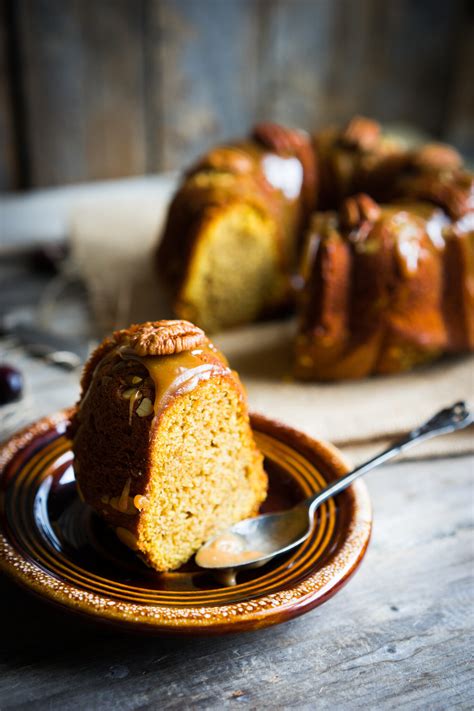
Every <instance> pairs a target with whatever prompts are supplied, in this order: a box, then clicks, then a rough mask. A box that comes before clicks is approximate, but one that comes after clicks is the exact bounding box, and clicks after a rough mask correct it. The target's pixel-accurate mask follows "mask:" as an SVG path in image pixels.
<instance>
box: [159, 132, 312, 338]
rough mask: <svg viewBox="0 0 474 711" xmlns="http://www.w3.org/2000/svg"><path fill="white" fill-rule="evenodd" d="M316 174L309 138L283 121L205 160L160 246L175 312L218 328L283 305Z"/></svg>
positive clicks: (187, 184) (185, 187)
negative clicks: (284, 124) (291, 128)
mask: <svg viewBox="0 0 474 711" xmlns="http://www.w3.org/2000/svg"><path fill="white" fill-rule="evenodd" d="M315 178H316V174H315V166H314V151H313V148H312V145H311V140H310V137H309V136H308V135H306V134H305V133H303V132H300V131H296V130H290V129H286V128H283V127H281V126H278V125H276V124H261V125H259V126H257V127H256V129H255V130H254V132H253V134H252V136H251V137H250V138H249V139H248V140H246V141H242V142H239V143H235V144H230V145H226V146H221V147H218V148H215V149H213V150H211V151H210V152H209V153H208V154H207V155H205V156H204V157H203V158H202V159H201V160H200V161H198V163H197V164H196V165H195V166H194V167H193V168H191V170H189V171H188V173H187V174H186V175H185V177H184V181H183V183H182V185H181V186H180V188H179V189H178V192H177V193H176V195H175V197H174V200H173V201H172V204H171V206H170V209H169V214H168V218H167V222H166V226H165V229H164V233H163V237H162V240H161V243H160V246H159V250H158V265H159V270H160V273H161V274H162V276H163V277H164V282H165V285H167V287H168V289H169V291H170V293H171V296H172V300H173V305H174V311H175V313H176V315H177V316H179V317H180V318H185V319H190V320H192V321H196V322H197V323H198V324H199V325H200V326H201V327H202V328H204V329H206V330H212V331H216V330H219V329H221V328H226V327H229V326H234V325H237V324H240V323H246V322H248V321H253V320H255V319H256V318H258V317H259V316H261V315H262V314H265V313H270V312H272V311H273V310H275V309H278V307H280V306H281V305H283V304H284V303H285V302H286V301H287V300H288V296H289V275H290V274H291V272H292V270H293V269H294V267H295V263H296V256H297V247H298V245H297V237H298V236H299V235H301V228H302V225H303V224H304V223H305V218H306V217H307V216H308V214H309V213H310V212H311V210H312V209H313V208H314V206H315V197H316V186H315Z"/></svg>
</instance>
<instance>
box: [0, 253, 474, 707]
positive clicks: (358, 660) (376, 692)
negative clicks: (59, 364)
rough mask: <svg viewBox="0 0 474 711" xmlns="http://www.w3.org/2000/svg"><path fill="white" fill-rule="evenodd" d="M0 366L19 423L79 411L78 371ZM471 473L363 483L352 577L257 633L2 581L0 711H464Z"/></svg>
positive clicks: (30, 293)
mask: <svg viewBox="0 0 474 711" xmlns="http://www.w3.org/2000/svg"><path fill="white" fill-rule="evenodd" d="M22 269H23V267H21V266H19V265H18V264H16V265H14V264H9V265H4V266H3V267H2V268H1V269H0V278H2V277H4V276H5V274H6V271H5V270H7V272H8V274H10V279H9V281H8V283H9V291H8V294H6V295H5V292H4V294H2V296H4V297H5V298H4V299H3V309H4V310H8V309H9V308H10V307H11V305H12V304H13V303H15V304H17V303H19V302H22V300H23V301H24V302H25V303H26V302H30V303H31V302H32V301H34V300H35V294H36V293H37V291H38V290H40V289H41V288H42V281H41V279H40V278H38V279H37V281H34V280H31V279H26V277H25V273H24V272H23V271H22ZM15 270H16V271H15ZM4 283H5V282H4ZM4 345H5V343H4ZM4 357H5V358H8V359H9V360H13V361H14V362H15V363H17V364H18V365H20V367H22V368H23V370H24V371H25V373H26V374H27V378H28V385H29V388H30V393H29V398H28V402H29V405H28V407H26V408H25V413H24V414H25V418H26V419H32V417H35V416H36V415H41V414H47V413H48V412H51V411H53V410H56V409H58V408H60V407H63V406H67V405H69V404H70V403H71V402H72V401H74V399H75V397H76V395H77V379H78V378H77V374H76V373H64V372H63V371H61V370H59V369H58V368H53V367H51V366H47V365H44V364H43V363H41V362H40V361H36V360H32V359H30V358H29V357H27V356H25V355H24V354H21V353H19V352H18V351H16V350H12V351H10V352H9V354H7V355H5V354H4ZM473 474H474V457H458V458H452V459H437V460H425V461H418V462H404V463H400V464H392V465H389V466H385V467H383V468H381V469H379V470H377V471H375V472H373V473H371V474H370V475H368V476H367V484H368V487H369V491H370V494H371V497H372V501H373V506H374V531H373V538H372V542H371V545H370V547H369V550H368V553H367V556H366V559H365V561H364V563H363V564H362V566H361V569H360V570H359V572H358V573H357V574H356V576H355V577H354V578H353V579H352V580H351V581H350V583H349V584H348V585H347V586H346V587H345V588H344V589H342V590H341V591H340V592H339V593H338V594H337V595H336V596H335V597H334V598H332V599H331V600H330V601H329V602H327V603H326V604H324V605H323V606H322V607H320V608H317V609H315V610H314V611H312V612H310V613H308V614H306V615H304V616H303V617H300V618H298V619H295V620H293V621H291V622H288V623H286V624H284V625H281V626H279V627H273V628H268V629H266V630H261V631H258V632H252V633H246V634H241V635H231V636H227V637H221V638H200V639H198V638H195V639H177V638H159V637H155V638H153V637H147V638H140V637H137V636H132V635H130V634H125V633H122V632H120V631H115V630H113V629H109V628H102V627H96V626H93V625H92V624H89V623H87V622H84V621H83V620H78V619H75V618H73V617H69V616H67V615H66V614H64V613H62V612H60V611H57V610H55V609H53V608H50V607H48V606H46V605H45V604H44V603H42V602H41V601H39V600H36V599H34V598H32V597H30V596H29V595H28V594H26V593H24V592H23V591H21V590H19V589H17V588H16V587H15V586H14V585H13V584H12V583H10V582H9V580H7V579H5V578H1V579H0V595H1V601H2V605H1V607H0V630H1V632H0V709H1V710H2V711H5V710H6V709H22V708H32V707H33V708H34V709H35V711H40V710H41V709H71V710H72V709H74V710H76V709H79V710H81V711H82V709H86V710H87V711H89V710H92V709H145V708H153V709H174V708H176V709H178V708H179V709H181V708H186V709H187V708H191V709H221V708H241V707H244V708H249V709H266V708H297V709H359V708H360V709H362V708H363V709H392V708H408V709H423V711H424V710H425V709H434V710H438V709H439V710H440V711H441V710H445V709H453V708H459V709H471V708H473V706H474V691H473V685H472V671H471V669H472V667H471V664H472V642H473V623H474V603H473V592H474V586H473V537H472V527H473Z"/></svg>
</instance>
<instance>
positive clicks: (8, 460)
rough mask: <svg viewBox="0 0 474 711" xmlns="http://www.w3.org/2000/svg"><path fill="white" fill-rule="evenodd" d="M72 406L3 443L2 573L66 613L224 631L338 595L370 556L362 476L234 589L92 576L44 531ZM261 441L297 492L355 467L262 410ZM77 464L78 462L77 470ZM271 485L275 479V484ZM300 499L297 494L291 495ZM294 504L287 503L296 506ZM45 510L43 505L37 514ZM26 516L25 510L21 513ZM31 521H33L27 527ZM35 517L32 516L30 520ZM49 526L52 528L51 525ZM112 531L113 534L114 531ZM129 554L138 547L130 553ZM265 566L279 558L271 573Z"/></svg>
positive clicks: (126, 624) (136, 627)
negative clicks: (281, 554) (296, 540)
mask: <svg viewBox="0 0 474 711" xmlns="http://www.w3.org/2000/svg"><path fill="white" fill-rule="evenodd" d="M72 412H73V408H68V409H66V410H62V411H60V412H58V413H56V414H54V415H51V416H49V417H44V418H42V419H41V420H39V421H37V422H35V423H33V424H31V425H29V426H28V427H26V428H25V429H23V430H21V431H20V432H18V433H17V434H16V435H14V436H13V437H11V438H10V439H9V440H7V441H6V442H5V443H3V444H2V445H1V446H0V571H1V572H3V573H5V574H6V575H7V576H9V577H10V578H12V579H13V580H14V581H15V582H16V583H18V584H19V585H20V586H22V587H23V588H26V589H27V590H28V591H30V592H32V593H35V594H36V596H39V597H40V598H43V599H44V600H46V601H49V602H51V603H54V604H56V605H57V606H59V607H61V608H62V609H63V610H65V611H69V612H73V613H78V614H80V615H82V616H86V617H88V618H89V619H91V620H96V621H98V622H109V623H112V624H115V625H116V626H117V625H118V626H120V627H123V628H128V629H132V630H133V631H136V632H144V633H147V632H148V633H150V632H151V633H155V634H184V635H197V634H206V635H210V634H223V633H231V632H239V631H245V630H253V629H258V628H262V627H266V626H268V625H272V624H278V623H280V622H284V621H286V620H289V619H291V618H292V617H296V616H298V615H301V614H303V613H305V612H308V611H309V610H311V609H313V608H314V607H316V606H318V605H320V604H321V603H323V602H325V601H326V600H328V599H329V598H330V597H332V596H333V595H334V594H335V593H336V592H338V590H340V589H341V587H342V586H343V585H344V584H345V583H346V582H347V581H348V580H349V578H350V577H351V576H352V575H353V574H354V573H355V571H356V570H357V569H358V567H359V565H360V564H361V562H362V559H363V558H364V555H365V553H366V550H367V546H368V544H369V540H370V535H371V528H372V507H371V503H370V499H369V495H368V491H367V487H366V485H365V483H364V482H363V481H361V480H359V481H356V482H355V483H354V484H352V486H351V487H349V488H348V489H346V490H345V491H344V492H342V493H341V494H339V495H338V497H337V504H336V503H335V501H334V500H333V499H330V500H329V501H328V502H326V503H325V504H323V505H322V507H321V509H320V513H319V514H318V522H317V525H316V526H315V527H314V528H313V532H312V534H311V535H310V537H309V538H308V539H307V541H305V543H303V544H302V545H301V546H299V547H298V548H297V549H295V551H292V552H291V554H287V556H286V557H285V560H283V562H280V559H277V564H276V565H275V561H274V562H273V563H271V564H268V565H267V566H264V567H262V568H260V569H258V571H252V572H253V577H251V578H250V580H246V581H244V582H243V583H239V580H238V584H237V585H236V586H234V587H232V588H223V587H217V586H216V587H213V588H211V589H202V590H197V591H196V590H195V591H194V593H193V592H192V591H189V590H185V591H180V590H178V591H176V590H174V591H171V592H170V591H169V590H166V589H165V590H164V591H163V590H158V591H157V590H154V589H147V588H146V587H145V588H139V587H134V586H133V585H132V586H130V585H128V584H123V583H116V582H115V581H114V580H111V579H109V578H107V577H101V576H100V575H96V574H92V573H90V572H88V570H87V569H84V568H81V567H80V566H78V565H77V564H76V563H74V561H73V560H71V559H69V558H68V553H67V551H66V552H64V551H63V550H56V549H55V548H54V546H52V545H51V544H50V542H48V539H47V535H46V538H44V539H43V535H44V531H42V528H44V526H45V522H44V521H40V522H39V524H38V525H36V524H35V519H34V518H33V517H34V516H37V517H38V516H44V515H46V514H45V512H46V511H47V506H46V505H45V499H46V498H47V488H45V486H46V483H47V482H48V481H50V480H52V479H53V477H54V473H55V472H54V469H55V467H59V463H60V464H61V466H62V471H64V462H65V461H67V460H68V457H69V465H70V463H71V462H72V452H71V451H70V443H69V442H68V440H67V439H66V437H65V435H64V432H65V428H66V425H67V422H68V420H69V417H70V415H71V413H72ZM251 422H252V427H253V430H254V433H255V438H256V441H257V445H258V446H259V448H260V449H261V451H262V452H263V454H264V456H265V461H266V462H267V463H268V464H269V465H271V462H272V459H273V461H274V462H275V463H276V464H275V466H278V467H280V468H283V470H284V471H285V475H288V476H289V477H290V478H295V477H296V478H297V479H298V481H297V484H298V487H299V489H300V492H301V493H300V497H302V496H307V495H310V494H311V493H313V492H314V491H316V490H318V489H319V488H322V486H324V485H325V484H326V483H327V482H328V481H330V480H332V479H334V478H336V477H339V476H342V475H343V474H344V473H345V472H347V471H348V470H349V465H348V463H347V462H346V460H345V459H344V457H343V455H342V454H341V452H339V450H337V449H336V447H334V446H333V445H331V444H329V443H327V442H324V441H321V440H317V439H314V438H311V437H309V436H308V435H306V434H303V433H302V432H299V431H297V430H294V429H292V428H291V427H288V426H286V425H284V424H282V423H280V422H276V421H274V420H271V419H268V418H266V417H264V416H263V415H258V414H252V415H251ZM71 471H72V469H71ZM270 489H271V484H270ZM293 503H294V502H293ZM293 503H292V504H291V505H293ZM38 511H39V512H42V513H38ZM25 517H26V518H25ZM25 521H27V522H28V521H29V523H28V526H26V525H25ZM32 522H33V523H32ZM46 534H47V532H46ZM114 539H115V536H114ZM130 555H132V554H130ZM268 566H273V567H272V568H271V570H270V571H269V572H268V570H267V568H268Z"/></svg>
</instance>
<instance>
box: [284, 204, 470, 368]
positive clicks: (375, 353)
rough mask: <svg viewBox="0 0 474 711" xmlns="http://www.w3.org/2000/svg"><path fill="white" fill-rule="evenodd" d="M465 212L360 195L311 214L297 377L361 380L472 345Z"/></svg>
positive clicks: (297, 354) (301, 304)
mask: <svg viewBox="0 0 474 711" xmlns="http://www.w3.org/2000/svg"><path fill="white" fill-rule="evenodd" d="M472 217H473V214H472V213H470V215H469V214H466V215H464V216H463V217H462V218H461V219H459V220H457V221H455V222H453V221H452V220H451V219H450V217H449V215H448V214H447V213H446V212H444V211H443V210H442V209H441V208H439V207H436V206H435V205H432V204H429V203H422V202H400V203H394V204H390V205H385V206H382V205H378V204H377V203H375V202H374V201H373V200H372V199H371V198H370V197H369V196H368V195H364V194H360V195H357V196H354V197H351V198H347V199H346V200H345V201H343V202H342V204H341V206H340V209H339V211H338V213H335V212H327V213H319V214H317V215H315V217H314V218H313V222H312V225H311V229H310V231H309V234H308V238H307V243H306V249H305V252H304V256H303V262H302V271H303V276H304V278H305V284H306V285H305V288H304V290H303V292H302V294H301V297H300V299H301V303H300V329H299V335H298V336H297V342H296V374H297V376H298V377H300V378H303V379H316V380H336V379H343V378H359V377H364V376H367V375H370V374H372V373H395V372H399V371H403V370H408V369H410V368H412V367H414V366H415V365H418V364H420V363H424V362H427V361H429V360H432V359H433V358H435V357H437V356H439V355H441V354H442V353H445V352H462V351H467V350H473V349H474V328H473V319H474V287H473V285H474V282H473V278H474V221H473V220H472Z"/></svg>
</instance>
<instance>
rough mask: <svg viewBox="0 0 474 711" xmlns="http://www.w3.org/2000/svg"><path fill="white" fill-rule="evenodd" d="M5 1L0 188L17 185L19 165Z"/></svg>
mask: <svg viewBox="0 0 474 711" xmlns="http://www.w3.org/2000/svg"><path fill="white" fill-rule="evenodd" d="M8 31H11V28H8V27H7V3H6V0H0V190H9V189H10V190H11V189H13V188H17V187H18V183H19V177H20V176H19V165H18V156H17V152H16V137H15V127H14V112H13V99H12V92H11V82H12V80H13V77H12V73H11V68H10V66H9V61H8V50H7V33H8Z"/></svg>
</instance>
